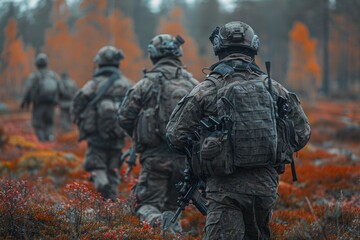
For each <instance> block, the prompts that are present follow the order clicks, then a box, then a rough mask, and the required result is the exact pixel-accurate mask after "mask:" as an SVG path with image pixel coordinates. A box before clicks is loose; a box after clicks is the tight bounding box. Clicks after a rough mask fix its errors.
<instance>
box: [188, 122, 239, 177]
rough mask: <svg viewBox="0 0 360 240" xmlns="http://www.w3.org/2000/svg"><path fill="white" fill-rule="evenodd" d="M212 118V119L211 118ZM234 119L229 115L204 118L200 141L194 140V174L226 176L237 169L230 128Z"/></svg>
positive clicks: (192, 160)
mask: <svg viewBox="0 0 360 240" xmlns="http://www.w3.org/2000/svg"><path fill="white" fill-rule="evenodd" d="M211 119H212V120H211ZM231 124H232V120H231V119H229V116H226V115H225V116H222V117H220V118H216V117H213V116H212V117H210V121H209V120H202V121H201V125H202V129H201V130H200V131H201V133H200V134H198V135H199V140H198V141H193V142H192V147H193V148H192V159H191V162H192V169H193V172H194V174H196V175H197V176H200V177H204V176H225V175H229V174H231V173H233V172H234V171H235V166H234V156H233V147H232V143H231V139H230V137H229V131H228V129H230V128H231Z"/></svg>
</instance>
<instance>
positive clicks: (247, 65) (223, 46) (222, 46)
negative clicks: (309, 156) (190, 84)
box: [167, 21, 310, 239]
mask: <svg viewBox="0 0 360 240" xmlns="http://www.w3.org/2000/svg"><path fill="white" fill-rule="evenodd" d="M210 40H211V42H212V44H213V48H214V52H215V55H216V56H218V57H219V62H217V63H215V64H214V65H212V66H211V68H210V69H211V72H210V74H209V75H207V77H206V79H205V81H204V82H202V83H200V84H199V85H198V86H197V87H196V88H195V89H194V90H193V91H192V92H191V93H190V94H189V95H188V96H187V97H186V98H184V99H183V100H182V101H180V102H179V104H178V106H177V107H176V108H175V110H174V112H173V114H172V116H171V117H170V120H169V124H168V125H167V139H168V142H169V144H170V145H171V147H173V148H175V149H177V150H179V151H191V152H192V154H193V156H192V158H191V166H192V171H193V173H194V174H195V175H197V176H199V177H202V178H204V179H205V181H206V198H207V201H208V214H207V218H206V225H205V228H204V231H205V233H204V237H203V239H269V238H270V229H269V221H270V218H271V214H272V211H273V208H274V206H275V203H276V199H277V188H278V184H279V175H278V171H279V173H280V170H281V169H282V166H283V164H284V163H289V162H291V161H292V153H293V152H294V151H298V150H299V149H301V148H302V147H304V145H305V144H306V143H307V142H308V140H309V138H310V125H309V123H308V119H307V117H306V115H305V114H304V112H303V110H302V108H301V106H300V102H299V100H298V98H297V97H296V95H295V94H294V93H291V92H288V91H287V90H286V89H285V88H284V87H283V86H281V85H280V84H279V83H277V82H276V81H271V80H269V76H268V75H266V74H264V73H263V72H262V71H261V70H260V69H259V67H258V66H257V65H256V64H255V55H256V54H257V51H258V48H259V39H258V37H257V35H255V33H254V31H253V29H252V28H251V27H250V26H249V25H247V24H245V23H243V22H239V21H235V22H230V23H227V24H225V25H224V26H222V27H221V28H219V27H217V28H216V29H215V30H214V31H213V33H212V35H211V36H210ZM283 102H286V104H282V103H283ZM275 104H277V107H275ZM277 108H278V109H279V110H278V113H276V112H275V111H277V110H275V109H277ZM280 109H284V110H286V112H285V115H286V117H284V116H282V115H281V113H284V111H282V110H281V111H280ZM280 117H282V118H283V119H281V120H280V119H279V118H280ZM288 121H289V122H290V123H293V124H294V127H293V128H291V129H292V130H293V131H292V132H293V135H292V136H291V135H289V136H291V139H290V140H289V141H290V142H291V144H292V145H291V146H290V145H289V146H287V147H288V148H289V149H287V148H284V149H287V150H286V151H289V153H288V152H284V151H283V149H282V148H281V147H279V146H280V145H281V144H283V143H284V142H283V141H284V140H283V136H282V135H281V134H280V133H284V132H283V130H282V129H281V126H283V125H281V124H282V123H283V122H288ZM287 126H290V125H287ZM286 131H287V132H288V133H290V132H291V131H290V127H289V128H288V129H287V130H286ZM195 132H197V133H198V134H194V133H195ZM199 133H200V134H199ZM199 135H200V137H199ZM189 139H191V140H190V141H189ZM282 146H284V145H282Z"/></svg>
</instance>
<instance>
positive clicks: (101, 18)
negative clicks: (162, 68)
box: [45, 0, 144, 85]
mask: <svg viewBox="0 0 360 240" xmlns="http://www.w3.org/2000/svg"><path fill="white" fill-rule="evenodd" d="M64 8H66V5H65V1H64V0H58V1H57V2H56V4H54V9H53V12H52V17H53V20H54V26H53V28H51V29H50V30H48V32H47V33H46V43H45V52H47V53H48V54H49V59H50V63H51V64H52V66H54V69H55V70H57V71H61V72H64V71H68V72H69V73H70V76H71V77H72V78H74V79H75V80H76V81H78V83H79V85H83V84H84V83H85V82H86V81H87V80H88V79H90V78H91V76H92V71H93V70H94V67H95V66H94V63H93V59H94V57H95V55H96V53H97V51H98V50H99V49H100V48H101V47H103V46H105V45H114V46H115V47H117V48H121V49H122V50H123V51H124V53H125V60H124V61H123V62H122V65H121V70H122V71H123V72H124V74H125V75H127V76H129V77H130V78H131V79H137V78H139V76H140V73H141V68H142V67H143V64H144V62H143V58H142V57H143V56H142V51H141V49H140V47H139V46H138V44H137V40H136V36H135V33H134V31H133V23H132V20H131V19H130V18H127V17H125V16H124V15H122V13H121V12H120V11H118V10H116V11H113V12H112V13H111V14H110V15H109V16H108V17H106V16H105V10H106V1H99V0H97V1H83V2H82V3H81V5H80V11H82V12H84V17H83V18H81V19H79V20H78V21H77V22H76V23H75V27H74V29H73V30H72V31H70V30H69V27H68V25H67V22H66V21H67V18H68V16H67V11H66V10H64Z"/></svg>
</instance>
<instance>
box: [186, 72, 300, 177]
mask: <svg viewBox="0 0 360 240" xmlns="http://www.w3.org/2000/svg"><path fill="white" fill-rule="evenodd" d="M267 78H268V76H267V75H265V74H261V73H260V74H256V73H252V74H250V76H249V79H246V78H245V74H244V73H241V72H235V73H232V74H231V79H228V81H224V80H223V77H222V76H220V75H216V74H212V75H210V76H208V78H207V79H206V81H211V82H213V84H215V86H216V88H217V103H216V107H217V116H210V117H208V118H207V119H203V120H202V121H201V125H202V127H201V128H200V129H199V134H198V139H197V141H193V148H192V161H191V164H192V168H193V171H194V172H195V174H196V175H198V176H209V175H210V176H221V175H228V174H231V173H233V172H234V171H235V169H236V168H254V167H263V166H273V167H275V168H281V166H283V165H284V164H287V163H292V162H293V158H292V155H293V153H294V152H295V151H298V150H300V149H301V148H302V147H303V146H300V145H299V144H298V142H297V141H296V138H297V134H300V132H301V131H302V130H303V128H305V126H303V125H301V124H300V122H299V119H296V118H294V119H289V118H288V116H287V113H286V112H285V111H283V110H284V108H286V106H288V105H286V104H287V102H286V100H285V98H282V97H280V96H276V95H275V94H273V93H272V91H269V86H268V85H266V84H265V80H266V79H267ZM270 88H271V86H270ZM289 95H290V94H289ZM290 97H293V96H292V95H290ZM295 97H296V96H295ZM296 104H299V102H296ZM279 109H280V111H279ZM297 124H298V126H297V127H298V128H300V129H301V128H302V129H301V130H299V131H295V128H294V125H297Z"/></svg>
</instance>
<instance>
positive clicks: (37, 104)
mask: <svg viewBox="0 0 360 240" xmlns="http://www.w3.org/2000/svg"><path fill="white" fill-rule="evenodd" d="M40 72H41V74H40ZM45 74H46V75H50V76H53V77H54V79H56V80H58V79H59V77H58V75H57V74H56V73H55V72H53V71H51V70H49V69H47V68H45V69H40V70H38V71H36V72H33V73H31V74H30V76H29V77H28V78H27V79H26V81H25V94H24V98H23V100H22V107H27V108H29V106H30V105H31V104H32V112H31V122H32V126H33V128H34V130H35V134H36V136H37V138H38V139H39V141H42V142H44V141H53V140H54V139H55V128H54V117H55V106H56V102H43V101H38V99H36V91H37V84H36V83H37V81H39V80H40V79H39V76H40V75H45Z"/></svg>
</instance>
